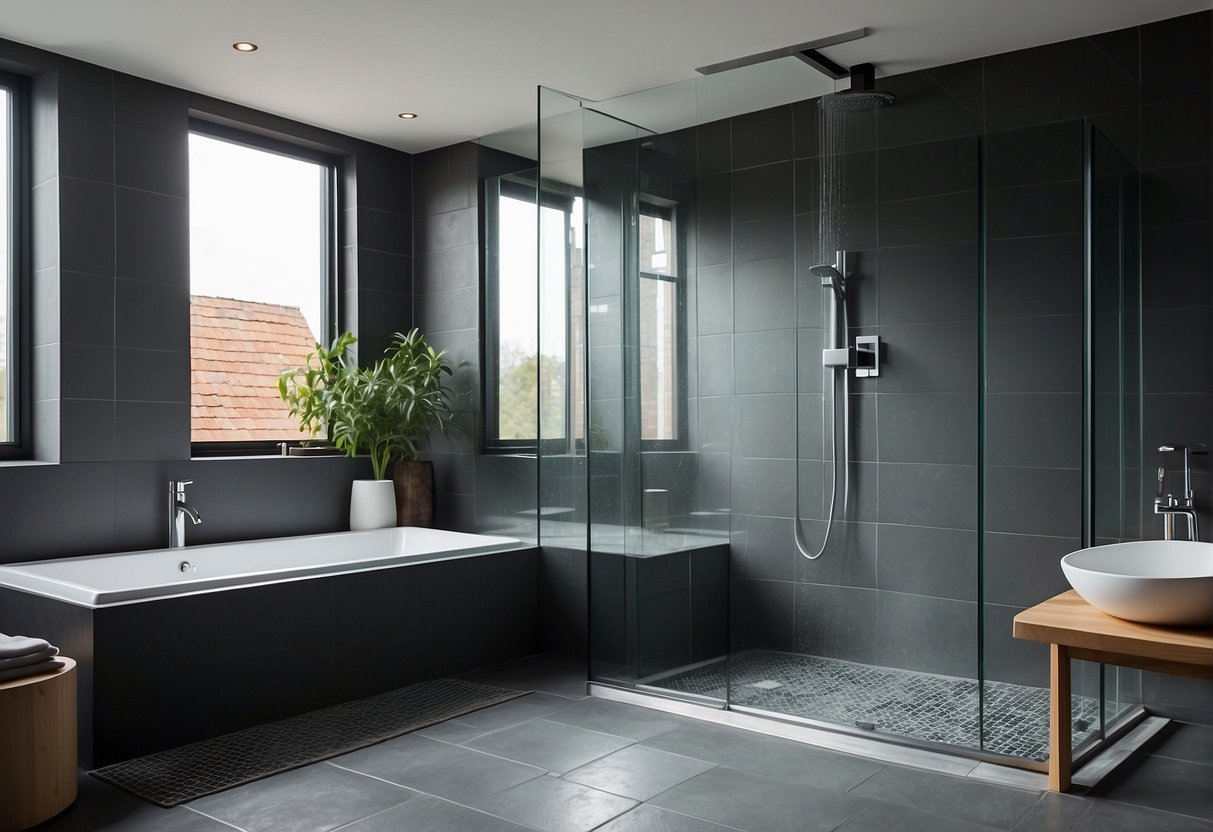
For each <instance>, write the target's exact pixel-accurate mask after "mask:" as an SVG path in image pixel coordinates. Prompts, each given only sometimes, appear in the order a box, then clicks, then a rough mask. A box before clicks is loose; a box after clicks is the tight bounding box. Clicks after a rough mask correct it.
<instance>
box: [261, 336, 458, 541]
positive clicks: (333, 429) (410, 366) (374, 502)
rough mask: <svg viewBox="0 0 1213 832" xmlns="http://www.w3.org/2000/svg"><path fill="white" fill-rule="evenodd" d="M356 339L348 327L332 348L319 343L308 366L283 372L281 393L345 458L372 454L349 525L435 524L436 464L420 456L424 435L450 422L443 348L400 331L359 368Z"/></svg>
mask: <svg viewBox="0 0 1213 832" xmlns="http://www.w3.org/2000/svg"><path fill="white" fill-rule="evenodd" d="M356 340H357V339H355V338H354V336H353V335H352V334H351V333H349V332H346V333H344V334H342V335H341V336H339V337H338V338H336V339H335V340H334V341H333V343H332V344H331V345H330V346H328V347H324V346H322V345H321V344H317V345H316V349H315V350H314V351H313V352H311V353H310V354H309V355H308V361H307V365H306V366H303V367H297V368H295V369H293V370H287V371H286V372H284V373H282V375H281V376H279V378H278V394H279V395H280V396H281V397H282V399H283V401H285V402H286V404H287V407H288V408H289V410H290V412H291V415H293V416H294V417H295V418H297V419H298V420H299V429H300V430H301V431H303V432H304V433H307V434H308V435H309V436H310V437H326V438H328V440H329V441H331V442H332V443H333V445H334V446H335V447H336V448H337V449H338V450H340V451H341V452H343V453H344V454H345V455H346V456H348V457H355V456H357V455H358V454H359V453H365V454H367V455H368V456H369V457H370V459H371V469H372V471H373V472H374V476H375V479H374V480H358V481H356V482H355V483H354V485H353V489H352V493H351V496H350V528H352V529H366V528H382V527H384V526H391V525H394V524H396V523H400V525H432V524H433V483H434V473H433V471H434V469H433V465H432V464H431V463H429V462H420V461H419V460H418V455H419V446H420V444H421V442H422V441H423V440H424V439H425V438H426V437H427V436H429V435H430V434H431V433H432V432H434V431H440V432H445V431H446V430H447V429H448V427H449V425H450V424H451V408H450V404H449V402H448V401H447V397H448V391H447V389H446V388H445V387H443V384H442V377H443V376H449V375H450V374H451V368H450V365H448V364H447V363H446V361H445V360H444V358H445V355H446V352H445V351H443V352H437V351H435V350H434V348H433V347H431V346H430V345H429V344H427V343H426V341H425V338H424V337H423V336H422V335H421V331H420V330H418V329H413V330H411V331H410V332H408V334H402V333H399V332H397V333H396V334H395V335H394V336H393V339H392V344H391V346H389V347H388V348H387V350H386V351H385V352H384V354H383V357H382V358H381V359H379V360H378V361H376V362H375V363H374V364H373V365H372V366H370V367H359V366H357V365H356V364H355V363H353V362H352V361H351V356H350V355H349V353H348V350H349V347H350V345H352V344H354V343H355V341H356ZM393 462H395V463H396V466H395V471H394V475H395V476H394V478H393V479H391V480H389V479H388V478H387V474H388V467H389V465H391V463H393Z"/></svg>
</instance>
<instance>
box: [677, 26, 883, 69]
mask: <svg viewBox="0 0 1213 832" xmlns="http://www.w3.org/2000/svg"><path fill="white" fill-rule="evenodd" d="M868 34H869V33H868V30H867V29H866V28H863V29H853V30H852V31H850V32H843V33H842V34H841V35H831V36H829V37H825V38H818V39H817V40H811V41H809V42H807V43H798V44H795V45H793V46H785V47H783V48H782V49H771V50H768V51H766V52H758V53H756V54H753V55H746V56H745V57H744V58H734V59H733V60H731V61H721V62H720V63H716V64H708V65H707V66H701V67H696V68H695V71H696V72H698V73H699V74H700V75H714V74H715V73H717V72H725V71H727V70H730V69H737V68H739V67H743V66H752V65H753V64H761V63H765V62H767V61H773V60H776V59H777V58H786V57H788V56H789V55H791V56H794V57H796V58H799V59H800V60H802V61H804V62H805V63H806V64H808V65H809V66H811V67H813V68H814V69H816V70H817V71H819V72H821V73H823V74H825V75H828V76H829V77H831V78H833V79H834V80H835V81H837V80H839V79H841V78H846V77H847V74H848V73H849V70H848V69H847V68H846V67H843V66H840V65H838V64H837V63H835V62H834V61H831V60H830V59H829V58H827V57H826V56H825V55H822V54H821V53H820V52H819V51H818V50H819V49H824V48H825V47H827V46H836V45H837V44H840V43H850V42H851V41H853V40H859V39H860V38H866V37H867V36H868Z"/></svg>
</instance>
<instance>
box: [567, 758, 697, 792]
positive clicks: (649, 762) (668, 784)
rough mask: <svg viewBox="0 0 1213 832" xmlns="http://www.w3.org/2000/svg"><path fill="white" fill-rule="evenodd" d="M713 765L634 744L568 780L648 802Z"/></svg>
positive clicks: (588, 766) (598, 761) (586, 767)
mask: <svg viewBox="0 0 1213 832" xmlns="http://www.w3.org/2000/svg"><path fill="white" fill-rule="evenodd" d="M712 766H713V763H709V762H705V761H704V760H696V759H694V758H693V757H683V756H682V755H680V754H671V753H669V752H668V751H658V750H657V749H656V748H646V747H645V746H643V745H633V746H631V747H629V748H625V749H623V750H621V751H616V752H615V753H614V754H608V755H607V756H605V757H603V758H602V759H600V760H595V761H594V762H592V763H590V764H589V765H585V766H582V767H581V768H579V769H575V770H574V771H570V772H569V773H568V774H567V775H565V779H567V780H572V781H573V782H574V783H580V784H581V785H583V786H590V787H592V788H595V789H599V790H601V791H604V792H610V793H611V794H618V795H623V796H624V797H631V798H634V799H636V800H648V799H649V798H651V797H654V796H656V795H658V794H660V793H661V792H664V791H665V790H666V789H670V788H673V787H674V786H676V785H678V784H679V783H681V782H683V781H684V780H689V779H690V778H692V777H694V776H695V775H696V774H702V773H703V772H705V771H707V770H708V769H710V768H712Z"/></svg>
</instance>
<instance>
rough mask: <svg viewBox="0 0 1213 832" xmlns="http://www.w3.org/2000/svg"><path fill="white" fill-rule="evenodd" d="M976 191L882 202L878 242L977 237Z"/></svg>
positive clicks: (903, 243) (909, 243) (901, 243)
mask: <svg viewBox="0 0 1213 832" xmlns="http://www.w3.org/2000/svg"><path fill="white" fill-rule="evenodd" d="M977 216H978V215H977V193H976V191H961V192H958V193H952V194H943V195H940V196H927V197H920V198H918V199H905V200H901V201H899V202H882V203H881V204H880V206H879V223H880V245H881V246H882V247H883V246H912V245H924V244H927V243H950V242H957V241H961V240H975V239H977Z"/></svg>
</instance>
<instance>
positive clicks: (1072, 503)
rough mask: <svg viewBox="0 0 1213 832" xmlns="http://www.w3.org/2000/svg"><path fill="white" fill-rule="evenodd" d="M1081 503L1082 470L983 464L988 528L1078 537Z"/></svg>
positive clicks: (1015, 532) (997, 530)
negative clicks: (1003, 466) (1005, 466)
mask: <svg viewBox="0 0 1213 832" xmlns="http://www.w3.org/2000/svg"><path fill="white" fill-rule="evenodd" d="M1081 503H1082V472H1081V471H1076V470H1064V469H1059V468H1002V467H998V466H987V467H986V528H987V530H989V531H992V532H1010V533H1013V534H1037V535H1050V536H1055V537H1078V535H1079V531H1080V528H1079V527H1080V525H1081V509H1080V507H1081Z"/></svg>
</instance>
